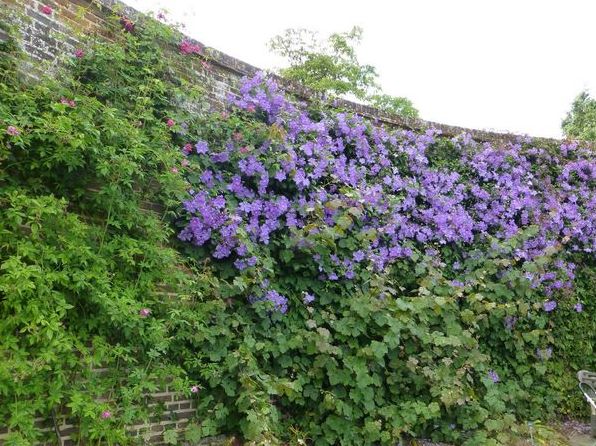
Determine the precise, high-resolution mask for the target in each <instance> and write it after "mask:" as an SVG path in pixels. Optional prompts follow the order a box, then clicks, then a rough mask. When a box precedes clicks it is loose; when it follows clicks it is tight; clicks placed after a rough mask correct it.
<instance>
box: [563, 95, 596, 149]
mask: <svg viewBox="0 0 596 446" xmlns="http://www.w3.org/2000/svg"><path fill="white" fill-rule="evenodd" d="M562 126H563V131H564V132H565V136H566V137H567V138H572V139H583V140H586V141H596V100H595V99H594V98H591V97H590V95H589V93H588V92H587V91H583V92H581V93H580V94H579V95H578V96H577V97H576V98H575V100H574V101H573V104H572V105H571V110H570V111H569V113H568V114H567V116H566V117H565V119H564V120H563V124H562Z"/></svg>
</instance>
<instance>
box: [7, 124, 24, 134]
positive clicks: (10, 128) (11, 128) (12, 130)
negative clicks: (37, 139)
mask: <svg viewBox="0 0 596 446" xmlns="http://www.w3.org/2000/svg"><path fill="white" fill-rule="evenodd" d="M6 134H8V135H10V136H18V135H20V134H21V132H20V131H19V129H17V128H16V127H15V126H14V125H9V126H8V127H7V128H6Z"/></svg>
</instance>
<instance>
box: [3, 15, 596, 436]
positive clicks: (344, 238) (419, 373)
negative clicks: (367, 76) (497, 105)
mask: <svg viewBox="0 0 596 446" xmlns="http://www.w3.org/2000/svg"><path fill="white" fill-rule="evenodd" d="M110 26H111V27H112V32H113V34H114V36H115V39H114V40H115V41H114V42H112V43H105V42H101V41H97V42H88V43H86V44H85V45H82V46H81V48H76V49H75V51H73V54H72V55H70V57H69V60H68V61H67V66H66V67H65V70H64V72H63V73H61V75H60V76H59V77H58V78H57V79H55V80H50V79H43V80H42V81H41V82H39V83H37V84H35V85H24V84H22V83H21V82H19V81H18V80H17V72H16V70H17V66H18V64H10V65H7V66H6V67H5V66H4V65H3V66H2V70H4V71H2V73H3V75H2V77H1V78H0V82H1V83H0V163H1V164H0V202H1V204H2V209H3V218H2V219H1V220H0V315H1V317H0V339H1V341H0V359H1V361H0V398H1V399H2V401H3V404H0V426H8V427H9V428H10V429H11V434H10V436H9V438H8V440H7V443H8V444H10V445H21V444H23V445H24V444H31V443H32V442H35V441H38V440H41V439H43V438H42V436H41V434H40V432H39V430H38V429H36V428H35V424H34V422H33V421H34V419H35V417H37V416H47V417H53V416H56V414H57V413H60V412H62V411H63V410H68V411H70V412H71V413H72V415H73V416H74V417H75V418H76V420H77V424H78V425H79V426H80V432H79V434H78V435H79V438H80V439H81V441H83V442H87V441H96V442H106V443H111V444H114V443H118V444H127V443H128V444H134V443H136V442H139V441H142V439H139V438H135V437H133V436H131V435H128V434H127V432H126V426H127V425H131V424H133V423H135V422H137V421H139V420H150V419H151V418H152V417H154V416H156V414H158V413H159V411H160V410H161V409H160V407H159V406H157V407H150V406H149V405H148V404H147V400H146V395H147V393H150V392H152V391H155V390H157V389H159V388H162V386H163V385H165V383H166V381H167V382H168V383H169V386H171V387H172V388H174V389H176V390H178V391H180V392H183V393H186V394H188V395H189V396H192V397H193V398H195V399H196V404H197V406H198V409H197V417H196V421H195V422H193V423H192V424H190V425H189V426H188V427H187V428H186V429H185V432H171V433H168V435H167V436H166V437H165V440H166V441H167V442H169V443H171V444H176V443H182V442H189V443H196V442H198V441H199V440H200V439H201V438H204V437H207V436H211V435H218V434H228V435H230V436H238V437H240V438H241V439H242V440H244V441H246V442H247V443H249V444H250V443H252V444H288V443H289V444H330V445H331V444H347V445H349V444H354V445H362V444H396V443H397V442H398V441H403V440H407V439H411V438H421V437H430V438H433V439H434V440H441V441H448V442H451V443H454V444H463V445H468V446H470V445H507V444H512V442H513V441H517V440H523V439H524V438H527V437H528V435H529V433H530V432H529V427H528V424H527V423H528V422H534V421H537V420H543V421H544V420H548V419H551V418H552V417H556V416H558V415H562V414H564V415H575V416H578V415H580V414H581V412H580V411H581V406H579V402H578V401H579V400H578V399H579V396H577V397H576V394H574V383H573V374H574V371H575V370H576V369H579V368H591V367H592V368H593V367H594V365H595V364H594V354H593V347H594V345H595V343H594V333H596V330H595V327H594V324H595V320H596V318H594V313H595V300H594V292H593V290H594V274H593V272H594V250H595V249H596V237H595V233H594V231H595V228H596V225H595V224H594V223H595V222H594V215H596V212H595V211H596V209H594V207H595V203H596V200H595V195H594V194H595V189H594V187H595V180H596V161H595V159H594V153H593V151H592V150H591V149H588V148H585V147H582V146H581V145H580V144H577V143H572V142H566V143H563V144H560V145H553V146H544V145H542V144H536V143H534V142H533V141H532V140H531V139H527V138H524V139H519V140H517V141H512V142H510V143H507V144H503V145H498V146H497V145H493V144H490V143H481V142H478V141H474V140H473V138H472V137H471V136H470V135H467V134H463V135H460V136H458V137H455V138H447V137H445V136H443V135H441V134H440V132H438V131H437V130H435V129H432V128H429V129H426V130H424V131H421V132H413V131H405V130H400V129H391V128H383V127H382V126H379V125H378V124H375V123H372V122H369V121H367V120H365V119H363V118H361V117H358V116H355V115H353V114H350V113H346V112H344V111H340V110H335V109H333V108H330V107H329V106H328V105H325V104H321V103H319V102H317V103H313V104H310V105H308V104H302V103H299V102H298V101H295V100H293V99H292V97H291V96H290V95H288V94H286V93H285V92H284V91H282V90H281V89H280V88H279V87H278V85H277V84H276V83H275V82H274V81H273V80H272V79H269V78H267V77H266V76H264V75H263V74H262V73H258V74H256V75H255V76H253V77H250V78H247V79H244V80H243V81H242V82H241V84H240V86H239V94H237V95H234V96H231V97H230V98H228V101H227V104H226V108H225V110H217V111H214V112H207V111H205V110H206V109H207V107H206V106H205V104H203V102H202V99H201V94H200V92H195V91H194V90H193V88H191V86H190V85H189V84H188V83H186V82H185V81H183V80H182V79H184V76H183V75H177V74H176V73H177V71H176V70H182V71H184V69H185V68H186V64H187V63H189V61H190V60H192V59H191V58H196V60H197V61H198V60H201V61H204V60H203V58H204V54H203V49H202V48H200V47H199V46H198V45H196V44H194V43H192V42H190V41H188V40H186V39H181V37H180V36H179V35H178V34H176V33H175V32H174V31H173V30H172V29H170V28H168V27H165V26H163V25H159V24H157V23H156V22H154V21H152V20H146V19H143V18H139V19H138V20H133V19H131V18H128V17H124V16H116V17H114V18H113V20H112V24H111V25H110ZM3 49H4V50H6V51H16V49H17V46H15V45H12V46H10V47H6V48H3ZM3 60H4V59H3ZM17 60H18V59H17ZM98 368H101V369H102V370H104V372H103V373H97V372H96V369H98ZM5 401H6V403H4V402H5ZM162 409H163V408H162ZM539 425H540V424H536V426H539ZM545 431H547V430H545Z"/></svg>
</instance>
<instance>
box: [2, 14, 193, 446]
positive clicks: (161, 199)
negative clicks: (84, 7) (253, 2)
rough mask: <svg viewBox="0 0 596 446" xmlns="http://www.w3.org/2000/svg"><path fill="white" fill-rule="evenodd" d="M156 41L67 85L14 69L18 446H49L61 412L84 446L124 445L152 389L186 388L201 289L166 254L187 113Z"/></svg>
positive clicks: (8, 415) (130, 41)
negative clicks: (31, 81) (187, 335)
mask: <svg viewBox="0 0 596 446" xmlns="http://www.w3.org/2000/svg"><path fill="white" fill-rule="evenodd" d="M160 30H161V27H154V26H153V27H152V26H150V24H149V25H148V26H147V27H145V28H143V31H140V32H139V33H137V34H136V35H135V36H131V35H122V36H121V38H122V39H121V42H119V43H118V44H114V43H112V44H106V43H102V44H96V45H90V46H89V47H88V48H86V51H87V55H86V56H85V57H84V58H82V59H75V60H73V61H72V62H71V67H70V69H69V72H67V73H64V75H63V77H62V79H61V80H60V81H59V82H58V81H53V80H47V79H46V80H44V81H42V82H40V83H39V84H37V85H35V86H28V87H25V86H22V85H18V83H17V82H15V79H16V72H14V71H13V72H12V81H11V82H10V83H9V82H4V81H2V82H1V83H0V128H1V129H2V130H1V131H0V163H1V164H0V165H1V168H0V208H2V219H1V220H0V314H1V315H2V317H1V319H0V400H1V401H2V404H0V426H8V427H10V429H11V430H12V434H11V436H10V437H9V439H8V440H7V444H10V445H16V444H31V443H32V442H33V441H35V440H41V439H43V438H42V437H41V436H40V434H39V431H38V430H37V428H35V427H34V423H33V419H34V418H36V417H39V416H41V417H49V418H51V417H54V416H56V414H61V413H63V412H64V411H65V410H68V411H69V412H70V413H71V414H72V416H73V417H74V418H75V419H76V422H77V424H78V425H79V426H80V437H81V439H83V440H85V441H91V440H97V441H99V440H101V441H106V442H108V443H111V444H114V443H119V444H125V443H128V442H131V441H132V439H130V438H128V437H126V436H125V429H124V427H125V425H130V424H134V423H137V422H138V421H142V420H148V419H149V418H150V417H151V416H152V415H153V414H154V411H155V408H153V409H152V408H149V407H148V406H147V404H146V403H147V401H146V397H145V395H146V394H147V393H151V392H155V391H157V390H158V389H163V388H164V386H165V382H166V380H170V379H174V385H177V386H178V387H179V388H181V389H185V391H187V389H188V386H187V385H186V384H185V383H186V379H187V378H186V375H185V373H184V371H183V370H182V369H181V368H180V366H179V365H178V364H177V363H176V362H175V361H171V359H172V357H171V356H169V354H170V353H171V351H172V349H173V346H172V344H173V343H174V340H175V337H174V332H173V331H172V330H173V329H174V326H175V325H176V324H177V323H178V322H177V315H178V313H179V312H180V311H181V310H180V309H181V307H183V306H184V305H185V304H184V302H186V301H188V300H189V298H190V295H191V293H192V294H194V293H195V292H193V291H192V290H191V288H190V287H191V282H190V279H189V276H188V275H187V274H186V273H184V272H183V271H182V270H181V269H180V268H179V267H178V265H183V261H182V259H181V258H180V257H179V255H178V253H177V252H176V251H175V250H174V249H172V248H171V247H169V246H168V245H169V240H170V238H171V236H172V235H173V230H172V228H170V227H169V226H168V225H167V223H166V222H167V218H168V216H169V215H172V214H171V211H172V209H173V208H172V205H173V204H177V203H179V201H180V198H181V197H182V196H183V194H184V192H185V187H186V186H185V184H184V182H183V181H182V180H181V179H180V178H179V177H178V176H177V175H175V174H174V173H172V172H171V169H172V168H173V167H174V166H176V165H177V164H179V162H180V159H181V155H180V153H179V150H178V148H177V145H176V144H177V143H176V141H175V140H174V139H175V133H173V131H172V130H171V129H169V128H168V127H167V126H166V123H165V117H170V116H173V117H177V116H178V115H179V113H180V112H176V113H174V107H173V105H172V104H174V103H175V101H176V99H177V98H176V94H177V92H178V91H179V86H178V85H175V84H172V82H171V81H169V80H168V77H167V76H166V70H165V69H166V67H167V65H166V63H165V62H162V61H163V60H164V57H163V54H162V52H161V50H160V47H159V46H158V45H155V40H156V35H161V34H160V33H161V31H160ZM165 33H166V34H164V35H163V36H164V38H165V37H167V35H168V33H170V31H169V30H166V31H165ZM107 67H110V71H109V72H108V74H109V76H110V78H111V80H112V81H113V82H107V81H106V79H105V77H103V75H105V74H106V69H107ZM131 67H132V68H131ZM8 68H10V67H8ZM8 68H7V69H8ZM12 68H13V69H14V66H13V67H12ZM118 75H120V77H118ZM108 85H111V87H112V88H111V89H110V88H107V87H108ZM69 101H72V102H69ZM9 126H12V127H14V128H16V129H17V130H18V134H16V135H15V134H9V133H8V132H6V129H7V128H8V127H9ZM153 209H158V210H157V211H156V210H153ZM164 219H165V221H164ZM163 290H167V291H169V292H174V293H176V294H177V296H178V297H177V298H176V299H169V298H164V297H163V295H164V294H163V292H162V291H163ZM144 308H146V309H149V310H150V315H149V317H142V316H141V315H140V313H139V312H140V311H141V309H144ZM98 368H106V369H107V371H106V372H105V373H99V372H95V371H94V369H98ZM105 411H108V412H109V415H110V416H109V417H107V416H106V417H102V413H104V412H105ZM167 439H168V440H169V441H170V442H172V441H174V434H171V433H170V434H168V437H167ZM50 441H53V439H50Z"/></svg>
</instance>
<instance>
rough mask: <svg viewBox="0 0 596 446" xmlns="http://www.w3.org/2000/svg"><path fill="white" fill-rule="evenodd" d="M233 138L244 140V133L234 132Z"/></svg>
mask: <svg viewBox="0 0 596 446" xmlns="http://www.w3.org/2000/svg"><path fill="white" fill-rule="evenodd" d="M232 138H233V139H234V141H242V138H244V137H243V136H242V133H240V132H234V134H233V135H232Z"/></svg>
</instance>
